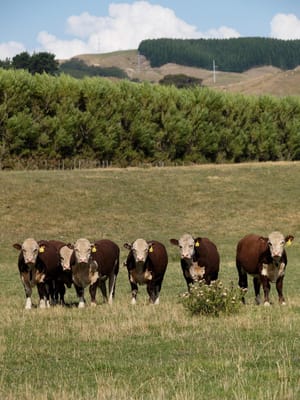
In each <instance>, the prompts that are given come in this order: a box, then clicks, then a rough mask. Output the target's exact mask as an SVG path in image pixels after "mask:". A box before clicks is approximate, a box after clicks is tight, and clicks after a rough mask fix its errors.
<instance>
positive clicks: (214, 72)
mask: <svg viewBox="0 0 300 400" xmlns="http://www.w3.org/2000/svg"><path fill="white" fill-rule="evenodd" d="M213 81H214V83H216V63H215V60H213Z"/></svg>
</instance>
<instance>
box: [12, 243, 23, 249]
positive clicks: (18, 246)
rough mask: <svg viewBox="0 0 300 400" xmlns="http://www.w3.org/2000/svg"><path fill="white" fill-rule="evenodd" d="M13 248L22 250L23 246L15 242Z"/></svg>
mask: <svg viewBox="0 0 300 400" xmlns="http://www.w3.org/2000/svg"><path fill="white" fill-rule="evenodd" d="M13 248H14V249H16V250H21V249H22V246H21V245H20V244H19V243H14V244H13Z"/></svg>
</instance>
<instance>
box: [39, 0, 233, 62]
mask: <svg viewBox="0 0 300 400" xmlns="http://www.w3.org/2000/svg"><path fill="white" fill-rule="evenodd" d="M67 33H68V34H70V35H72V36H73V37H74V38H76V39H73V40H70V41H68V40H61V39H58V38H56V37H55V36H53V35H51V34H49V33H47V32H41V33H40V34H39V35H38V41H39V43H41V44H42V46H43V48H44V50H46V51H50V52H52V53H54V54H56V56H57V58H68V57H71V56H74V55H78V54H82V53H96V52H98V53H107V52H111V51H117V50H127V49H136V48H138V45H139V43H140V42H141V41H142V40H144V39H155V38H182V39H186V38H191V39H195V38H200V37H203V38H209V37H214V38H229V37H239V36H240V35H239V33H238V32H236V31H235V30H234V29H231V28H228V27H220V28H219V29H213V30H211V31H208V32H206V33H202V32H200V31H198V30H197V28H196V27H195V26H193V25H189V24H187V23H186V22H185V21H183V20H182V19H180V18H178V17H177V16H176V14H175V13H174V11H173V10H171V9H170V8H166V7H162V6H160V5H153V4H150V3H148V2H147V1H136V2H134V3H132V4H128V3H112V4H110V6H109V12H108V16H105V17H98V16H94V15H90V14H89V13H88V12H84V13H82V14H81V15H77V16H71V17H69V18H68V20H67Z"/></svg>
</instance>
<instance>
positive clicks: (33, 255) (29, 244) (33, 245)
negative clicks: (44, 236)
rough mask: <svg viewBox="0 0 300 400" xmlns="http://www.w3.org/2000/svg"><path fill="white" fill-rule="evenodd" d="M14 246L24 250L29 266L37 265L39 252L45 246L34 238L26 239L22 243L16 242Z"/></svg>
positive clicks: (25, 260)
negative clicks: (41, 245) (41, 246)
mask: <svg viewBox="0 0 300 400" xmlns="http://www.w3.org/2000/svg"><path fill="white" fill-rule="evenodd" d="M13 247H14V248H15V249H17V250H21V251H22V254H23V258H24V262H25V264H27V265H29V266H33V265H35V263H36V260H37V257H38V255H39V252H42V251H43V250H44V248H40V246H39V244H38V242H37V241H36V240H34V239H32V238H28V239H25V240H24V242H23V243H22V245H20V244H18V243H16V244H14V245H13Z"/></svg>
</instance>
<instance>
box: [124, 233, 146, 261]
mask: <svg viewBox="0 0 300 400" xmlns="http://www.w3.org/2000/svg"><path fill="white" fill-rule="evenodd" d="M152 245H153V244H152V242H147V241H146V240H144V239H136V240H135V241H134V242H133V243H131V244H130V243H124V247H125V249H127V250H131V251H132V254H133V257H134V260H135V262H136V264H144V263H145V262H146V259H147V257H148V254H149V251H150V252H151V251H153V249H152Z"/></svg>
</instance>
